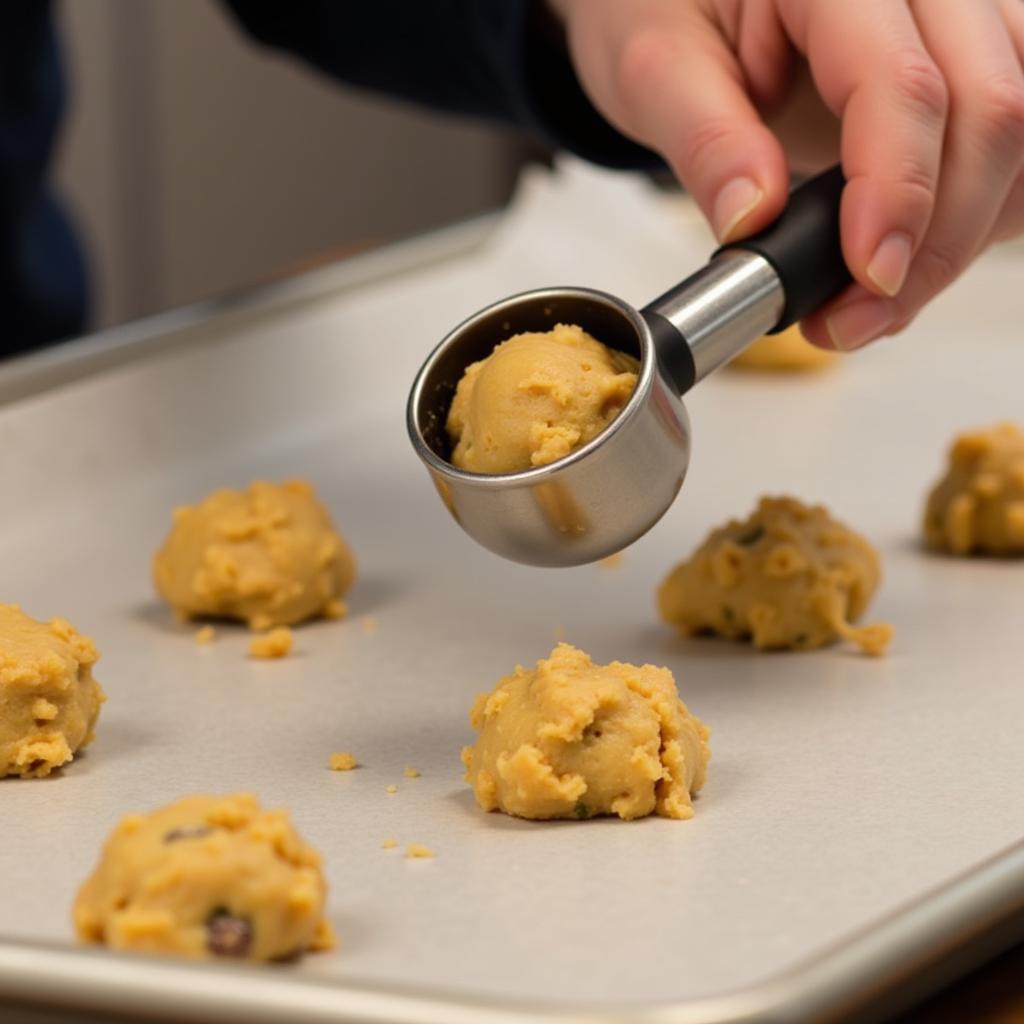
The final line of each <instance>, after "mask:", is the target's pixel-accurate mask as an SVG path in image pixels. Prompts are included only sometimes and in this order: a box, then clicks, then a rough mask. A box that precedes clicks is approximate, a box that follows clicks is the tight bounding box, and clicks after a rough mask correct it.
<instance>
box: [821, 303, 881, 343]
mask: <svg viewBox="0 0 1024 1024" xmlns="http://www.w3.org/2000/svg"><path fill="white" fill-rule="evenodd" d="M895 319H896V317H895V315H894V313H893V311H892V309H891V308H890V304H889V302H888V301H887V300H886V299H870V298H869V299H857V300H856V301H855V302H851V303H850V304H849V305H847V306H843V307H842V308H841V309H837V310H836V311H835V312H834V313H833V314H832V315H831V316H830V317H828V319H827V320H826V321H825V325H826V327H827V328H828V336H829V338H830V339H831V341H832V347H833V348H836V349H838V350H839V351H840V352H849V351H851V350H852V349H855V348H860V347H861V346H862V345H866V344H867V343H868V342H869V341H873V340H874V339H875V338H877V337H878V336H879V335H880V334H882V333H883V332H884V331H885V330H886V328H888V327H891V326H892V324H893V322H894V321H895Z"/></svg>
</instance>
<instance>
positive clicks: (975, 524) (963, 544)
mask: <svg viewBox="0 0 1024 1024" xmlns="http://www.w3.org/2000/svg"><path fill="white" fill-rule="evenodd" d="M924 537H925V542H926V543H927V544H928V546H929V547H932V548H937V549H939V550H942V551H948V552H950V553H952V554H954V555H970V554H975V553H977V554H987V555H1024V430H1021V428H1020V427H1018V426H1017V425H1016V424H1014V423H1000V424H998V425H997V426H995V427H993V428H992V429H991V430H976V431H971V432H970V433H967V434H961V435H960V436H959V437H958V438H957V439H956V440H955V441H954V442H953V445H952V447H951V449H950V452H949V469H948V470H947V472H946V475H945V476H944V477H943V478H942V479H941V480H940V481H939V482H938V483H937V484H936V485H935V487H934V488H933V489H932V492H931V494H930V495H929V496H928V504H927V508H926V509H925V516H924Z"/></svg>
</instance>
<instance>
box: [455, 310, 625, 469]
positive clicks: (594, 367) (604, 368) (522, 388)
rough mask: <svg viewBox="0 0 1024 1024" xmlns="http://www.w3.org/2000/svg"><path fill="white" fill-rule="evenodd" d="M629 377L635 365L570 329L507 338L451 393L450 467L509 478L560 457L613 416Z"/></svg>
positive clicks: (561, 327)
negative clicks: (503, 475)
mask: <svg viewBox="0 0 1024 1024" xmlns="http://www.w3.org/2000/svg"><path fill="white" fill-rule="evenodd" d="M636 370H637V362H636V360H635V359H633V358H631V357H630V356H627V355H625V354H623V353H622V352H616V351H615V350H613V349H610V348H607V347H606V346H604V345H602V344H601V342H599V341H598V340H597V339H596V338H593V337H591V336H590V335H589V334H587V332H586V331H584V330H583V329H582V328H580V327H576V326H574V325H570V324H557V325H556V326H555V327H554V328H553V329H552V330H550V331H547V332H544V333H525V334H516V335H514V336H513V337H511V338H508V339H507V340H505V341H503V342H501V343H500V344H499V345H497V346H496V347H495V349H494V351H493V352H492V353H491V354H490V355H489V356H487V357H486V358H485V359H481V360H480V361H479V362H476V363H471V364H470V365H469V366H467V367H466V371H465V373H464V374H463V377H462V379H461V380H460V381H459V384H458V387H457V388H456V390H455V397H454V399H453V400H452V404H451V409H450V410H449V413H448V420H447V423H446V429H447V431H448V436H449V438H450V439H451V442H452V456H451V461H452V464H453V465H455V466H458V467H459V468H460V469H467V470H470V471H471V472H474V473H516V472H519V471H521V470H526V469H531V468H532V467H534V466H546V465H548V464H549V463H552V462H556V461H557V460H558V459H561V458H564V457H565V456H566V455H568V454H569V453H570V452H572V451H574V450H575V449H576V448H579V447H580V446H581V445H584V444H587V442H589V441H591V440H593V438H595V437H596V436H597V435H598V434H600V433H601V431H603V430H604V429H605V427H607V426H608V425H609V424H610V423H611V422H612V420H614V419H615V418H616V417H617V416H618V415H619V413H620V412H621V411H622V409H623V408H624V406H625V405H626V403H627V402H628V401H629V397H630V395H631V394H632V393H633V388H634V387H635V386H636Z"/></svg>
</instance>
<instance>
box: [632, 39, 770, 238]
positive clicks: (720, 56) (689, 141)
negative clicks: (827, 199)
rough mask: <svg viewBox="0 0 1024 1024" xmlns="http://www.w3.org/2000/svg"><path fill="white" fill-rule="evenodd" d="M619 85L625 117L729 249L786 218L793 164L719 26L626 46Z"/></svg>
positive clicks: (640, 40) (639, 40)
mask: <svg viewBox="0 0 1024 1024" xmlns="http://www.w3.org/2000/svg"><path fill="white" fill-rule="evenodd" d="M616 81H617V86H618V100H619V102H620V103H621V105H622V110H623V114H624V116H625V117H626V118H627V119H628V121H629V123H630V124H632V125H633V126H634V127H635V129H636V130H637V132H638V134H639V136H640V137H641V138H642V139H643V141H645V142H646V143H647V144H648V145H650V146H652V147H653V148H655V149H656V150H658V152H660V153H661V154H662V155H663V156H664V157H665V159H666V160H667V161H668V162H669V164H670V165H671V167H672V169H673V170H674V171H675V173H676V175H677V176H678V177H679V179H680V181H681V182H682V183H683V185H684V186H685V187H686V188H687V189H688V190H689V191H690V193H691V194H692V195H693V197H694V198H695V199H696V200H697V202H698V203H699V204H700V207H701V209H702V210H703V211H704V213H705V215H706V216H707V217H708V220H709V221H710V222H711V225H712V227H713V229H714V231H715V234H716V235H717V237H718V239H719V240H720V241H722V242H726V241H731V240H732V239H735V238H738V237H742V236H743V235H745V234H750V233H751V232H754V231H758V230H760V229H761V228H763V227H765V226H767V225H768V224H769V223H770V222H771V221H772V220H774V219H775V217H777V216H778V214H779V213H780V212H781V211H782V208H783V206H784V205H785V201H786V195H787V192H788V187H789V173H788V168H787V164H786V158H785V154H784V153H783V150H782V147H781V145H780V143H779V141H778V140H777V139H776V138H775V136H774V135H773V134H772V133H771V132H770V131H769V130H768V128H767V127H766V126H765V125H764V123H763V122H762V120H761V118H760V116H759V115H758V113H757V111H756V109H755V108H754V105H753V103H752V102H751V100H750V99H749V97H748V95H747V93H746V89H745V87H744V82H743V75H742V72H741V71H740V68H739V66H738V65H737V63H736V59H735V57H734V56H733V54H732V52H731V51H730V50H729V48H728V46H727V45H726V43H725V42H724V40H723V39H722V38H721V37H720V36H719V35H718V34H717V32H715V31H714V30H713V29H712V28H711V27H710V26H708V25H707V24H706V23H702V22H700V21H698V20H697V19H690V23H689V24H687V25H685V26H681V28H680V31H678V32H673V33H667V32H664V31H661V32H638V33H637V34H635V35H634V36H633V37H632V38H630V39H628V40H626V41H625V43H624V44H623V48H622V51H621V53H620V56H619V61H618V71H617V76H616ZM695 83H699V85H697V84H695Z"/></svg>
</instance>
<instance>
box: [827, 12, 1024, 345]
mask: <svg viewBox="0 0 1024 1024" xmlns="http://www.w3.org/2000/svg"><path fill="white" fill-rule="evenodd" d="M915 12H916V14H917V21H918V26H919V31H920V34H921V38H922V40H923V41H924V43H925V45H926V47H927V50H928V53H929V54H930V55H931V57H932V59H933V60H934V61H935V64H936V66H937V67H938V68H939V70H940V72H941V74H942V77H943V80H944V82H945V83H946V86H947V89H948V94H949V98H950V119H949V123H948V126H947V130H946V135H945V142H944V149H943V158H942V164H941V169H940V173H939V179H938V183H937V190H936V195H935V203H934V207H933V212H932V217H931V220H930V223H929V225H928V229H927V231H926V232H925V235H924V237H923V238H922V239H921V240H920V242H919V243H917V244H916V245H915V252H914V256H913V260H912V263H910V265H909V267H906V268H905V277H903V279H901V278H900V274H899V273H897V271H899V270H900V269H901V266H900V260H901V258H902V257H901V255H900V254H896V256H894V255H893V252H889V253H885V251H884V244H883V248H882V249H881V250H878V251H879V252H881V256H879V255H877V254H876V256H875V257H874V259H875V261H876V263H878V266H877V267H875V268H873V267H872V266H871V265H870V264H869V265H868V267H867V268H866V270H867V274H868V278H869V280H868V281H867V282H865V281H863V280H862V279H860V280H859V284H860V287H854V288H851V289H850V290H848V291H847V292H846V293H845V294H844V295H843V296H841V297H840V299H839V300H837V301H835V302H833V303H832V304H830V306H829V307H827V308H826V309H824V310H823V311H821V314H820V315H818V316H816V317H815V318H813V320H812V321H811V322H810V323H808V325H807V329H808V333H809V334H811V335H812V336H813V339H814V340H815V341H819V342H820V341H823V340H824V338H823V337H822V335H823V332H824V333H826V334H827V336H828V339H829V340H830V342H831V344H832V345H833V346H834V347H837V348H842V349H851V348H857V347H859V346H860V345H862V344H865V343H866V342H868V341H870V340H872V339H873V338H874V337H877V336H879V335H881V334H883V333H888V332H891V331H893V330H895V329H899V328H900V327H902V326H903V325H905V324H906V323H909V322H910V320H912V319H913V318H914V316H916V315H917V313H918V311H919V310H920V309H921V308H922V307H923V306H924V305H925V304H926V303H927V302H928V301H930V300H931V299H932V298H933V297H934V296H935V295H936V294H938V293H939V292H940V291H941V290H942V289H944V288H945V287H946V286H947V285H949V284H950V283H951V282H952V281H953V280H954V279H955V278H956V277H957V276H959V274H960V273H961V272H962V271H963V270H964V269H965V268H966V267H967V265H968V264H969V263H970V262H971V261H972V260H973V259H974V258H975V257H976V256H977V255H978V253H980V252H981V250H982V249H983V248H984V247H985V245H987V244H988V242H989V240H990V238H992V237H993V236H994V235H995V234H996V233H997V232H999V231H1000V230H1005V224H1004V223H1003V221H1005V220H1006V219H1007V218H1008V217H1010V216H1011V215H1013V214H1014V213H1015V211H1016V206H1017V203H1018V202H1019V200H1012V201H1011V194H1013V193H1014V190H1015V188H1017V187H1018V186H1017V185H1016V183H1017V182H1018V179H1019V176H1020V173H1021V169H1022V166H1024V73H1022V70H1021V61H1020V58H1019V57H1018V53H1017V49H1016V48H1015V46H1014V43H1013V37H1012V36H1011V34H1010V32H1009V31H1008V28H1007V24H1006V22H1005V20H1004V19H1003V16H1002V14H1001V12H1000V9H999V6H998V4H996V3H989V2H984V0H979V2H975V3H972V4H969V5H965V4H963V3H962V2H961V0H927V3H920V4H918V5H917V7H916V8H915ZM1008 204H1009V206H1008ZM843 212H844V216H846V217H852V216H854V214H852V213H851V212H850V210H849V209H848V208H847V207H844V211H843ZM847 227H848V222H847V221H846V220H844V232H845V231H846V230H847ZM846 241H848V239H844V242H846ZM845 249H846V246H845V245H844V251H845ZM847 258H848V259H850V257H849V256H848V257H847ZM886 260H889V261H890V264H889V265H888V266H887V265H886V263H885V261H886ZM879 268H880V272H879ZM865 285H867V287H865ZM879 286H882V287H879ZM879 290H880V291H882V292H883V293H886V295H884V296H883V297H881V298H877V297H876V298H872V297H871V292H872V291H874V292H875V293H876V294H877V292H878V291H879Z"/></svg>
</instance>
